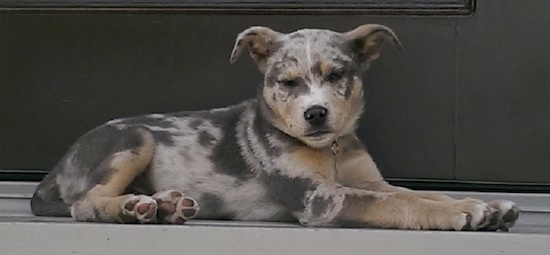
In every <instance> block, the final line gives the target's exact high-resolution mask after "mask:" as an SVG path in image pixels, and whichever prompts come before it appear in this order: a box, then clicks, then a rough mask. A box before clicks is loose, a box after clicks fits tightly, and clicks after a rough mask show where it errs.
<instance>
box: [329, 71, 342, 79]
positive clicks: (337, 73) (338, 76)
mask: <svg viewBox="0 0 550 255" xmlns="http://www.w3.org/2000/svg"><path fill="white" fill-rule="evenodd" d="M342 77H344V72H343V71H332V72H331V73H330V74H329V75H328V76H327V81H328V82H336V81H339V80H340V79H342Z"/></svg>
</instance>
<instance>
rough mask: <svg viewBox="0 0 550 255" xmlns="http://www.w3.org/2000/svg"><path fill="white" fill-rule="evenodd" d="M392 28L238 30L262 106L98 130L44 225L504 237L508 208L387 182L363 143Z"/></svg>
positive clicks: (52, 191) (75, 150)
mask: <svg viewBox="0 0 550 255" xmlns="http://www.w3.org/2000/svg"><path fill="white" fill-rule="evenodd" d="M386 43H390V44H393V45H396V46H400V42H399V40H398V39H397V36H396V35H395V34H394V33H393V31H392V30H390V29H389V28H387V27H385V26H382V25H363V26H360V27H358V28H356V29H354V30H352V31H349V32H346V33H338V32H334V31H329V30H318V29H303V30H299V31H296V32H292V33H289V34H284V33H280V32H277V31H273V30H271V29H269V28H267V27H251V28H249V29H246V30H245V31H243V32H242V33H240V34H239V35H238V37H237V40H236V42H235V47H234V49H233V51H232V54H231V59H230V60H231V62H234V61H236V60H237V59H238V58H239V56H240V55H241V54H242V53H243V52H246V51H248V53H249V54H250V56H251V57H252V59H254V60H255V61H256V63H257V65H258V68H259V70H260V71H261V72H262V73H263V74H264V81H263V83H262V85H261V87H260V88H259V90H258V91H259V92H258V95H257V97H256V98H255V99H250V100H247V101H244V102H242V103H240V104H238V105H234V106H229V107H226V108H219V109H212V110H206V111H195V112H185V111H184V112H178V113H170V114H150V115H145V116H140V117H133V118H125V119H117V120H113V121H110V122H107V123H105V124H104V125H102V126H100V127H98V128H96V129H94V130H92V131H90V132H89V133H87V134H85V135H84V136H83V137H82V138H80V139H79V140H77V141H76V143H75V144H74V145H73V146H72V147H71V148H70V149H69V151H68V152H67V154H66V155H65V156H64V157H63V158H62V159H61V160H60V162H59V163H58V164H57V165H56V167H55V168H54V169H53V170H52V171H51V172H50V174H48V175H47V176H46V178H45V179H44V181H43V182H42V183H41V184H40V185H39V186H38V188H37V191H36V192H35V194H34V196H33V199H32V202H31V206H32V210H33V213H34V214H36V215H52V216H72V217H73V218H75V219H76V220H79V221H97V222H123V223H133V222H140V223H155V222H160V223H172V224H182V223H184V222H185V221H186V220H188V219H191V218H194V217H195V218H200V219H231V220H248V221H252V220H254V221H298V222H300V223H301V224H303V225H305V226H341V227H380V228H400V229H444V230H478V229H479V230H498V229H501V230H506V229H508V228H509V227H511V226H512V225H513V224H514V222H515V220H516V219H517V217H518V214H519V209H518V207H517V206H516V205H515V204H514V203H512V202H510V201H494V202H492V203H490V204H487V203H485V202H483V201H480V200H475V199H464V200H453V199H451V198H449V197H447V196H445V195H442V194H433V193H422V192H415V191H411V190H408V189H404V188H399V187H394V186H391V185H389V184H387V183H386V182H385V181H384V180H383V178H382V176H381V175H380V172H379V171H378V169H377V167H376V165H375V164H374V161H373V160H372V158H371V157H370V155H369V154H368V152H367V151H366V149H365V146H364V145H363V144H362V142H361V141H360V140H359V139H358V138H357V136H356V135H355V130H356V128H357V120H358V118H359V117H360V115H361V113H362V111H363V104H364V103H363V86H362V82H361V74H362V72H363V71H365V70H367V69H368V67H369V66H370V64H371V62H372V61H374V60H375V59H377V58H378V57H379V55H380V51H381V49H382V47H383V45H384V44H386Z"/></svg>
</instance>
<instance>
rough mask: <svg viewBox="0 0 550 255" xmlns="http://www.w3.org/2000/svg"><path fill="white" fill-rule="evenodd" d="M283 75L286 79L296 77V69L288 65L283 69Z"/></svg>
mask: <svg viewBox="0 0 550 255" xmlns="http://www.w3.org/2000/svg"><path fill="white" fill-rule="evenodd" d="M283 73H284V75H285V76H286V78H287V79H289V80H293V79H295V78H296V77H298V75H299V74H298V70H296V69H295V68H292V67H288V68H286V69H285V70H284V71H283Z"/></svg>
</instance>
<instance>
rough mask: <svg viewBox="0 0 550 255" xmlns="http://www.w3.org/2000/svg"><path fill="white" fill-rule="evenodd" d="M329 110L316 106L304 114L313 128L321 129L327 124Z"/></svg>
mask: <svg viewBox="0 0 550 255" xmlns="http://www.w3.org/2000/svg"><path fill="white" fill-rule="evenodd" d="M327 116H328V110H327V108H325V107H322V106H319V105H315V106H312V107H310V108H309V109H307V110H306V111H305V112H304V119H305V120H306V121H307V122H308V123H309V124H310V125H312V126H314V127H319V126H321V125H323V124H325V123H326V122H327Z"/></svg>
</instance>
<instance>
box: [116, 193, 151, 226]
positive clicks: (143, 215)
mask: <svg viewBox="0 0 550 255" xmlns="http://www.w3.org/2000/svg"><path fill="white" fill-rule="evenodd" d="M157 208H158V205H157V202H156V201H155V200H154V199H153V198H151V197H149V196H145V195H136V196H132V197H130V198H129V199H128V200H127V201H126V202H125V203H124V208H123V210H124V214H125V216H127V217H128V216H129V217H132V218H135V219H136V220H137V221H138V222H139V223H154V222H156V219H157V217H156V216H157Z"/></svg>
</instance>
